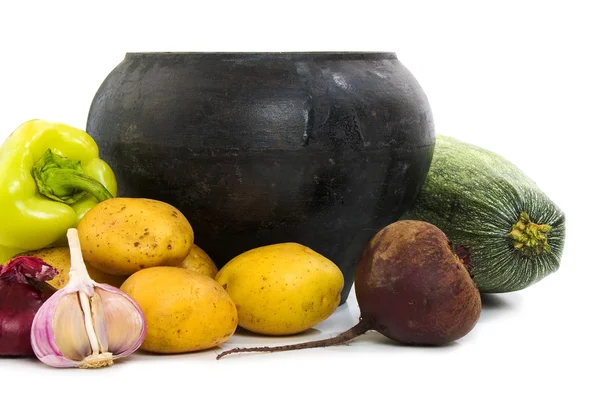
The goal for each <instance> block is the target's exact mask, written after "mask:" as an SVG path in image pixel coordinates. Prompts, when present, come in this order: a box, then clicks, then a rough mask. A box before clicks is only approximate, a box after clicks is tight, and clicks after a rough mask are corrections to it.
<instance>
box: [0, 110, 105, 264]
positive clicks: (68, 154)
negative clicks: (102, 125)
mask: <svg viewBox="0 0 600 404" xmlns="http://www.w3.org/2000/svg"><path fill="white" fill-rule="evenodd" d="M116 193H117V182H116V180H115V175H114V173H113V171H112V169H111V168H110V167H109V166H108V164H106V163H105V162H104V161H103V160H101V159H100V158H99V157H98V146H97V145H96V142H95V141H94V139H92V137H91V136H89V135H88V134H87V133H86V132H84V131H82V130H80V129H76V128H73V127H71V126H69V125H65V124H62V123H53V122H47V121H43V120H39V119H38V120H31V121H27V122H25V123H24V124H22V125H21V126H19V127H18V128H17V129H16V130H15V131H14V132H13V133H12V134H11V135H10V136H9V137H8V138H7V139H6V141H5V142H4V144H3V145H2V147H1V148H0V263H2V262H4V261H6V260H7V259H8V258H10V257H12V256H14V255H15V254H18V253H20V252H24V251H31V250H37V249H40V248H44V247H48V246H53V245H58V244H61V242H62V241H63V240H64V238H65V235H66V233H67V229H69V228H70V227H74V226H76V225H77V223H79V220H81V218H82V217H83V215H85V213H86V212H87V211H88V210H90V209H91V208H92V207H93V206H94V205H96V204H98V203H99V202H101V201H103V200H105V199H108V198H112V197H113V196H116Z"/></svg>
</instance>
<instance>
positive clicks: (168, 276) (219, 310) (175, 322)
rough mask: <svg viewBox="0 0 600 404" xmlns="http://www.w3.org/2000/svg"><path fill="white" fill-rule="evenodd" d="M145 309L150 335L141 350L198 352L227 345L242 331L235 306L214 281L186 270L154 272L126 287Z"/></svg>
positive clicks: (136, 277)
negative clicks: (234, 335)
mask: <svg viewBox="0 0 600 404" xmlns="http://www.w3.org/2000/svg"><path fill="white" fill-rule="evenodd" d="M121 290H122V291H123V292H125V293H127V294H128V295H129V296H131V297H132V298H133V299H134V300H135V301H136V302H137V303H138V304H139V305H140V307H141V308H142V311H143V312H144V315H145V316H146V322H147V326H148V332H147V334H146V338H145V340H144V343H143V344H142V346H141V349H143V350H146V351H149V352H155V353H165V354H167V353H182V352H194V351H200V350H204V349H208V348H212V347H215V346H217V345H219V344H221V343H223V342H225V341H226V340H227V339H229V337H231V335H233V333H234V332H235V330H236V327H237V324H238V316H237V311H236V308H235V304H234V303H233V301H232V300H231V298H230V297H229V295H228V294H227V292H226V291H225V290H224V289H223V288H222V287H221V285H219V284H218V283H217V282H216V281H215V280H214V279H212V278H210V277H208V276H206V275H202V274H199V273H197V272H194V271H191V270H189V269H184V268H175V267H154V268H146V269H142V270H140V271H138V272H136V273H135V274H133V275H131V276H130V277H129V278H128V279H127V280H126V281H125V283H123V285H122V286H121Z"/></svg>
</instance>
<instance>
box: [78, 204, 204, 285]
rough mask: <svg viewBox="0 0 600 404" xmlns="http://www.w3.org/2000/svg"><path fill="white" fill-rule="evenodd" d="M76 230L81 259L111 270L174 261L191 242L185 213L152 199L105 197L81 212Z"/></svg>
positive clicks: (124, 270)
mask: <svg viewBox="0 0 600 404" xmlns="http://www.w3.org/2000/svg"><path fill="white" fill-rule="evenodd" d="M77 230H78V231H79V239H80V242H81V252H82V254H83V259H84V260H85V261H86V262H89V263H90V265H92V266H94V267H97V268H102V270H103V271H104V272H107V273H110V274H114V275H131V274H133V273H135V272H136V271H139V270H140V269H142V268H150V267H155V266H177V265H179V264H180V263H181V262H182V261H183V260H184V259H185V258H186V257H187V255H188V254H189V252H190V250H191V248H192V245H193V244H194V232H193V230H192V226H191V225H190V223H189V222H188V220H187V219H186V218H185V216H184V215H183V214H182V213H181V212H180V211H179V210H177V209H176V208H175V207H173V206H171V205H169V204H167V203H165V202H161V201H157V200H153V199H144V198H112V199H107V200H105V201H103V202H101V203H99V204H98V205H96V206H94V207H93V208H92V209H91V210H90V211H89V212H88V213H86V214H85V216H84V217H83V218H82V219H81V221H80V222H79V225H78V226H77Z"/></svg>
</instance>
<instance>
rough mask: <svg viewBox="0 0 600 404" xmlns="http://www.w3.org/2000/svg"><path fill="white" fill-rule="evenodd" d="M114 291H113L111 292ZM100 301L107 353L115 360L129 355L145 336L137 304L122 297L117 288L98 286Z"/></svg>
mask: <svg viewBox="0 0 600 404" xmlns="http://www.w3.org/2000/svg"><path fill="white" fill-rule="evenodd" d="M111 289H114V290H111ZM95 291H96V293H95V294H97V295H98V296H99V297H100V299H101V301H102V309H103V317H104V324H105V325H106V327H105V328H104V330H106V331H104V330H103V332H106V337H107V340H108V351H110V352H112V354H113V355H115V357H116V358H118V357H120V356H123V354H129V353H130V352H131V348H132V347H134V346H136V345H137V342H138V341H139V340H140V337H141V338H142V339H143V337H144V336H145V335H146V326H145V322H144V318H143V316H142V315H141V314H140V313H141V312H140V311H139V310H138V307H139V306H137V303H135V302H134V301H133V300H132V299H130V298H129V299H128V298H127V297H125V296H124V294H123V292H122V291H121V290H119V289H117V288H112V287H107V285H98V287H97V288H96V289H95Z"/></svg>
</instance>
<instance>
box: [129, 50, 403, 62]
mask: <svg viewBox="0 0 600 404" xmlns="http://www.w3.org/2000/svg"><path fill="white" fill-rule="evenodd" d="M125 57H126V58H160V57H190V58H194V59H206V60H231V59H236V60H277V59H279V60H280V59H287V60H381V59H394V60H396V59H397V55H396V53H395V52H380V51H315V52H313V51H306V52H305V51H291V52H288V51H285V52H274V51H269V52H127V53H126V54H125Z"/></svg>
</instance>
